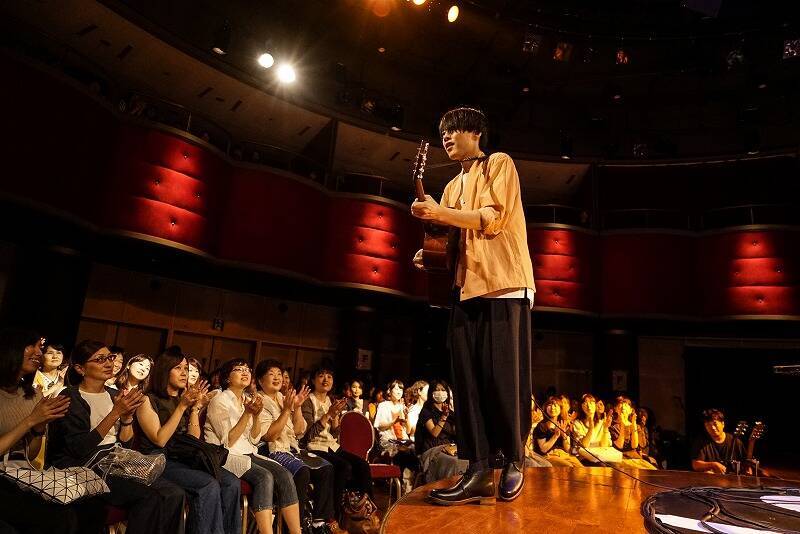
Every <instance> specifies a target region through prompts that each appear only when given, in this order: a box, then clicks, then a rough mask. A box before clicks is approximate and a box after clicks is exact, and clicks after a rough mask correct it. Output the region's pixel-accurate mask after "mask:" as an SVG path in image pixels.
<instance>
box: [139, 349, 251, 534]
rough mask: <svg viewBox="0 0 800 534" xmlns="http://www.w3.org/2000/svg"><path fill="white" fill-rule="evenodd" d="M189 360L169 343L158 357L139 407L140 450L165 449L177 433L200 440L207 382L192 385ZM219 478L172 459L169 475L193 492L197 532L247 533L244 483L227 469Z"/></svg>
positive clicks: (192, 526)
mask: <svg viewBox="0 0 800 534" xmlns="http://www.w3.org/2000/svg"><path fill="white" fill-rule="evenodd" d="M187 367H188V365H187V361H186V358H184V356H183V354H182V353H181V350H180V347H178V346H172V347H168V348H167V349H166V350H165V351H164V352H162V353H161V355H160V356H159V357H158V358H157V359H156V362H155V366H154V367H153V370H152V371H151V373H150V378H151V381H150V386H151V387H150V392H149V393H147V397H146V400H145V402H144V403H143V404H142V405H141V406H140V407H139V408H138V409H137V410H136V422H137V424H138V429H137V430H138V431H139V434H141V435H140V438H139V449H140V450H141V451H142V452H143V453H145V454H153V453H163V452H165V448H166V447H167V446H168V444H169V442H170V440H171V439H172V437H173V436H175V435H177V434H188V435H190V436H193V437H195V438H198V439H199V438H200V414H201V412H202V411H203V409H204V408H205V403H206V393H208V385H207V384H206V383H205V381H200V382H198V383H196V384H195V387H188V380H187V375H188V373H187ZM221 473H222V476H221V478H220V480H219V481H217V479H216V478H214V476H213V475H211V474H209V473H207V472H206V471H200V470H198V469H192V468H190V467H188V466H187V465H185V464H183V463H181V462H179V461H176V460H173V459H169V457H168V459H167V465H166V467H165V469H164V475H163V476H164V478H166V479H167V480H170V481H172V482H174V483H175V484H177V485H179V486H180V487H182V488H183V489H184V490H186V493H187V495H188V496H189V516H188V525H187V526H188V530H189V532H192V533H195V534H217V533H223V532H224V533H225V534H237V533H238V532H240V531H241V510H240V504H239V498H240V488H241V484H240V482H239V479H238V478H237V477H236V476H235V475H234V474H233V473H231V472H229V471H227V470H225V469H222V470H221Z"/></svg>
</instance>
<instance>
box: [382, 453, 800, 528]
mask: <svg viewBox="0 0 800 534" xmlns="http://www.w3.org/2000/svg"><path fill="white" fill-rule="evenodd" d="M627 472H628V473H630V474H632V475H635V476H636V477H638V478H641V479H642V480H646V481H648V482H652V483H655V484H661V485H663V486H669V487H673V488H681V487H686V486H719V487H757V486H759V485H761V484H763V485H767V486H769V485H772V486H794V487H800V482H785V481H778V480H774V479H766V478H761V479H756V478H754V477H736V476H721V475H709V474H703V473H691V472H685V471H638V470H635V469H629V470H627ZM525 475H526V479H525V489H524V490H523V492H522V495H520V496H519V498H518V499H517V500H515V501H514V502H512V503H503V502H500V501H498V502H497V504H496V505H493V506H487V505H477V504H473V505H465V506H457V507H444V506H435V505H431V504H428V503H427V502H425V497H426V496H427V494H428V492H429V491H430V490H431V489H432V488H438V487H445V486H448V485H450V483H451V481H440V482H437V483H434V484H429V485H427V486H422V487H420V488H417V489H415V490H414V491H412V492H411V493H409V494H407V495H406V496H404V497H403V498H402V499H400V500H399V501H398V502H397V503H396V504H395V505H394V506H393V507H392V508H391V509H390V510H389V511H388V512H387V514H386V517H385V519H384V521H383V525H382V528H381V533H382V534H450V533H453V534H473V533H476V534H490V533H516V532H535V533H536V534H550V533H552V534H572V533H579V532H580V533H584V532H592V533H609V534H611V533H614V534H619V533H628V532H636V533H640V532H646V531H645V529H644V526H643V521H642V516H641V514H640V512H639V508H640V506H641V503H642V501H643V500H644V499H645V498H646V497H648V496H649V495H651V494H653V493H657V492H659V491H664V490H662V489H659V488H656V487H653V486H649V485H646V484H642V483H640V482H638V481H636V480H633V479H631V478H629V477H627V476H625V475H624V474H622V473H619V472H617V471H615V470H613V469H611V468H606V467H592V468H584V469H570V468H565V467H562V468H558V467H555V468H540V469H535V468H534V469H528V470H527V471H526V473H525ZM495 476H496V477H497V476H499V471H496V472H495Z"/></svg>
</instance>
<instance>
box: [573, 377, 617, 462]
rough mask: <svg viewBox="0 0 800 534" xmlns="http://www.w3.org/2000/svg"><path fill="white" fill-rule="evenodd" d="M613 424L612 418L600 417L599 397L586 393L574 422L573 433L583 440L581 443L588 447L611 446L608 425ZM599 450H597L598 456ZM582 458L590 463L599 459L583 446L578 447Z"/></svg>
mask: <svg viewBox="0 0 800 534" xmlns="http://www.w3.org/2000/svg"><path fill="white" fill-rule="evenodd" d="M609 426H611V418H606V419H600V414H599V413H597V399H595V397H594V395H592V394H591V393H585V394H584V395H583V397H581V414H580V416H579V417H578V418H577V419H576V420H575V422H574V423H572V433H573V434H574V436H575V437H576V438H578V439H579V440H581V445H583V447H585V448H587V449H590V451H591V449H597V448H598V447H606V448H607V447H611V433H610V432H609V431H608V427H609ZM598 452H599V451H595V455H596V456H597V454H598ZM578 454H579V455H580V457H581V460H583V461H585V462H589V463H597V462H598V459H597V458H595V457H594V456H592V455H591V454H589V453H588V452H586V451H585V450H584V449H583V448H579V449H578Z"/></svg>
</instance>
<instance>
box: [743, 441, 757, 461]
mask: <svg viewBox="0 0 800 534" xmlns="http://www.w3.org/2000/svg"><path fill="white" fill-rule="evenodd" d="M755 447H756V440H755V439H753V438H750V439H748V440H747V453H746V455H745V459H747V460H752V459H753V451H754V450H755Z"/></svg>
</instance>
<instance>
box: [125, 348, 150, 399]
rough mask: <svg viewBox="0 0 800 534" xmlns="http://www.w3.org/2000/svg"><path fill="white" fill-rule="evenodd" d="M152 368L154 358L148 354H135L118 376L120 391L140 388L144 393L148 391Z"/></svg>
mask: <svg viewBox="0 0 800 534" xmlns="http://www.w3.org/2000/svg"><path fill="white" fill-rule="evenodd" d="M152 368H153V359H152V358H151V357H150V356H148V355H147V354H137V355H136V356H133V357H132V358H131V359H129V360H128V361H127V363H125V367H124V368H123V369H122V371H121V372H120V373H119V375H118V376H117V389H119V390H120V391H130V390H132V389H138V390H139V391H141V392H142V393H147V389H148V386H149V385H150V370H151V369H152Z"/></svg>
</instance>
